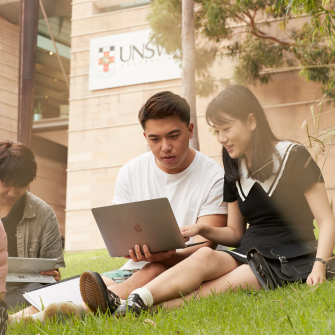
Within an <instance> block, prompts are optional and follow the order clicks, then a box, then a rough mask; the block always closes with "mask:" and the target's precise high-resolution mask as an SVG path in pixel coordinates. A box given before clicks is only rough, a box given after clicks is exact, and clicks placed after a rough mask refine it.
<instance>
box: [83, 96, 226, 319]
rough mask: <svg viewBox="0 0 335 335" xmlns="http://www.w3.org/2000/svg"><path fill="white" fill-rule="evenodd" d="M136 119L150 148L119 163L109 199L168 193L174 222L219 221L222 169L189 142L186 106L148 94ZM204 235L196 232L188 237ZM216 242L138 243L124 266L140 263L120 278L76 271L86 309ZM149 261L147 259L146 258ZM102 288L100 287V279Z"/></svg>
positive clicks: (107, 304)
mask: <svg viewBox="0 0 335 335" xmlns="http://www.w3.org/2000/svg"><path fill="white" fill-rule="evenodd" d="M139 121H140V122H141V125H142V127H143V130H144V133H143V134H144V136H145V138H146V140H147V142H148V145H149V147H150V149H151V151H150V152H148V153H145V154H143V155H141V156H139V157H137V158H135V159H133V160H131V161H130V162H128V163H127V164H126V165H124V166H123V167H122V168H121V169H120V172H119V174H118V177H117V181H116V187H115V195H114V199H113V202H114V204H117V205H118V204H123V203H129V202H134V201H143V200H149V199H156V198H163V197H166V198H168V199H169V201H170V204H171V207H172V210H173V212H174V215H175V217H176V220H177V222H178V225H179V226H180V227H182V226H188V225H191V224H194V223H196V222H201V223H205V224H208V225H211V226H216V227H223V226H225V225H226V222H227V205H226V204H225V203H224V202H223V179H224V171H223V169H222V168H221V167H220V165H219V164H217V163H216V162H214V161H213V160H212V159H210V158H208V157H207V156H205V155H203V154H201V153H200V152H198V151H195V150H193V149H191V148H190V147H189V140H190V139H191V138H192V137H193V127H194V126H193V123H190V107H189V105H188V103H187V102H186V100H185V99H183V98H181V97H180V96H178V95H176V94H173V93H171V92H160V93H157V94H155V95H154V96H152V97H151V98H150V99H149V100H148V101H147V102H146V104H145V105H144V106H143V107H142V108H141V109H140V112H139ZM201 241H205V239H204V238H203V237H201V236H196V237H195V238H194V241H193V242H195V243H196V242H201ZM204 246H206V247H211V248H216V247H217V245H215V244H214V243H212V242H207V243H205V244H202V245H199V246H193V247H190V248H187V249H182V250H177V251H176V250H170V251H167V252H158V253H152V254H151V253H150V251H149V249H148V247H147V246H143V251H144V255H143V254H142V253H141V251H140V248H139V246H135V247H134V250H129V257H128V258H129V259H130V260H129V261H128V262H127V263H126V265H125V266H124V267H123V268H124V269H128V270H130V269H140V268H142V269H141V270H140V271H138V272H136V273H135V274H134V275H132V276H131V277H130V278H129V279H127V280H126V281H124V282H123V283H119V284H116V283H115V282H113V281H112V280H111V279H109V278H107V277H101V276H99V275H98V274H97V273H95V272H91V271H87V272H84V273H83V274H82V275H81V279H80V289H81V294H82V297H83V300H84V302H85V303H86V304H87V305H88V306H89V308H90V309H91V311H93V312H94V313H95V312H97V310H98V308H99V309H100V311H102V312H106V311H107V310H109V311H110V312H113V311H114V310H115V308H116V307H117V306H118V304H119V302H120V298H121V299H126V298H127V296H128V294H129V293H130V292H132V291H133V290H134V289H136V288H138V287H142V286H143V285H144V284H146V283H148V282H149V281H151V280H152V279H153V278H155V277H156V276H158V275H159V274H161V273H162V272H163V271H165V270H166V269H168V268H169V267H171V266H174V265H175V264H177V263H179V262H180V261H182V260H183V259H185V258H187V257H188V256H189V255H191V254H192V253H194V252H196V251H197V250H198V249H200V248H201V247H204ZM146 262H149V263H146ZM105 284H106V285H107V286H108V288H107V287H106V285H105Z"/></svg>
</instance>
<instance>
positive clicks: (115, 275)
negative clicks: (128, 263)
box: [101, 270, 138, 284]
mask: <svg viewBox="0 0 335 335" xmlns="http://www.w3.org/2000/svg"><path fill="white" fill-rule="evenodd" d="M137 271H138V270H113V271H109V272H105V273H102V274H101V276H105V277H108V278H109V279H112V280H114V281H115V282H116V283H117V284H118V283H122V282H124V281H125V280H127V279H128V278H130V277H131V276H132V275H133V274H134V273H135V272H137Z"/></svg>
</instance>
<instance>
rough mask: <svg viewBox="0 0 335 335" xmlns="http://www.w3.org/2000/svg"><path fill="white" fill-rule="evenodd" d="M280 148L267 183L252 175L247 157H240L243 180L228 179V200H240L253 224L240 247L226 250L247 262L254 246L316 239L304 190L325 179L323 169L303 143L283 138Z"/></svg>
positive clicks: (271, 245)
mask: <svg viewBox="0 0 335 335" xmlns="http://www.w3.org/2000/svg"><path fill="white" fill-rule="evenodd" d="M276 149H277V151H278V153H279V154H280V156H281V160H280V159H278V155H274V172H273V174H272V176H271V178H269V179H268V180H266V181H265V182H264V183H260V182H258V181H255V180H253V179H252V178H250V177H249V178H248V171H247V167H246V161H245V158H240V160H239V172H240V175H241V178H240V180H239V181H238V182H229V181H228V180H227V179H226V178H225V180H224V190H223V199H224V201H225V202H234V201H236V200H238V205H239V209H240V211H241V213H242V215H243V216H244V217H245V218H246V220H247V223H248V224H249V228H248V229H247V230H246V232H245V234H244V235H243V237H242V238H241V240H240V242H239V245H238V247H237V248H236V249H234V250H231V251H224V252H227V253H228V254H230V255H231V256H232V257H234V258H236V259H238V260H240V261H242V262H243V263H247V260H246V254H247V252H248V250H249V249H251V248H257V247H261V246H263V247H274V246H278V245H282V244H292V243H296V242H309V241H314V240H315V237H314V232H313V230H314V225H313V220H314V216H313V213H312V212H311V210H310V208H309V205H308V203H307V200H306V198H305V196H304V192H305V191H306V190H307V189H308V188H309V187H310V186H312V184H314V183H318V182H322V183H323V182H324V180H323V177H322V174H321V171H320V168H319V167H318V166H317V164H316V163H315V161H314V160H313V158H312V157H311V155H310V153H309V152H308V151H307V150H306V148H305V147H304V146H302V145H299V144H295V143H291V142H289V141H282V142H279V143H278V144H277V145H276ZM228 215H229V213H228Z"/></svg>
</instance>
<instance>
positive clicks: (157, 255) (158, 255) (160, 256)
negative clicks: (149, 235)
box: [125, 245, 176, 263]
mask: <svg viewBox="0 0 335 335" xmlns="http://www.w3.org/2000/svg"><path fill="white" fill-rule="evenodd" d="M143 252H144V255H143V254H142V252H141V249H140V246H139V245H135V250H129V256H125V258H128V259H131V260H133V261H134V262H142V261H146V262H151V263H154V262H161V261H164V260H166V259H169V258H171V257H172V255H173V254H174V253H175V252H176V250H168V251H162V252H153V253H151V252H150V251H149V248H148V247H147V246H146V245H144V246H143Z"/></svg>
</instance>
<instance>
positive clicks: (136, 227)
mask: <svg viewBox="0 0 335 335" xmlns="http://www.w3.org/2000/svg"><path fill="white" fill-rule="evenodd" d="M134 230H135V231H136V233H141V232H142V231H143V229H142V227H141V225H139V224H138V223H136V225H135V226H134Z"/></svg>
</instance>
